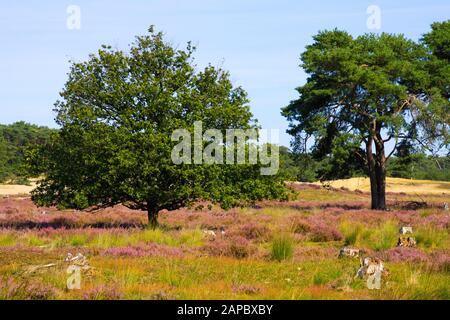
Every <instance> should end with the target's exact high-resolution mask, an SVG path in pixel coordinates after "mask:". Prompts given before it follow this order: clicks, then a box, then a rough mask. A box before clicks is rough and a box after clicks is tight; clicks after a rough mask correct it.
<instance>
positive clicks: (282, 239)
mask: <svg viewBox="0 0 450 320" xmlns="http://www.w3.org/2000/svg"><path fill="white" fill-rule="evenodd" d="M293 253H294V240H293V239H292V237H290V236H288V235H281V236H279V237H277V238H275V239H273V241H272V260H276V261H283V260H286V259H289V258H291V257H292V255H293Z"/></svg>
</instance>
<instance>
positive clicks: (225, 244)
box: [200, 236, 256, 259]
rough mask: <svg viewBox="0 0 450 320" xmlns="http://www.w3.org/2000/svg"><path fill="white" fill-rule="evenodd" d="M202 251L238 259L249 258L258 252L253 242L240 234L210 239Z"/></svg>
mask: <svg viewBox="0 0 450 320" xmlns="http://www.w3.org/2000/svg"><path fill="white" fill-rule="evenodd" d="M200 251H201V252H203V253H206V254H208V255H211V256H225V257H233V258H236V259H243V258H247V257H249V256H250V255H252V254H254V253H255V252H256V248H255V247H254V246H252V245H251V243H250V242H249V241H248V240H247V239H245V238H244V237H240V236H233V237H221V238H217V239H215V240H214V241H210V242H209V243H207V244H206V245H204V246H203V247H201V248H200Z"/></svg>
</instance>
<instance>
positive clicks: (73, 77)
mask: <svg viewBox="0 0 450 320" xmlns="http://www.w3.org/2000/svg"><path fill="white" fill-rule="evenodd" d="M193 52H194V48H193V47H192V46H191V44H190V43H189V44H188V45H187V47H186V49H184V50H182V49H175V48H174V47H172V46H171V45H170V44H168V43H167V42H165V41H164V37H163V34H162V33H157V32H155V31H154V30H153V28H150V30H149V34H148V35H146V36H140V37H137V38H136V40H135V42H134V43H133V44H132V45H131V47H130V49H129V52H124V51H121V50H115V49H112V48H111V47H109V46H103V47H102V48H101V49H100V50H99V51H98V53H97V54H95V55H94V54H92V55H90V57H89V60H88V61H85V62H80V63H73V64H72V67H71V71H70V74H69V79H68V81H67V83H66V86H65V88H64V90H63V91H62V93H61V100H60V101H58V102H57V103H56V105H55V110H56V112H57V117H56V119H57V123H58V124H59V125H60V126H61V130H60V132H59V134H58V135H55V136H54V137H53V139H52V140H51V142H50V143H48V144H46V145H44V146H42V147H40V148H37V149H35V150H32V151H30V154H29V162H28V163H29V165H30V168H31V169H30V170H31V171H34V172H35V173H39V172H41V173H42V174H44V175H45V179H43V180H42V181H41V182H40V184H39V186H38V188H37V189H36V190H35V191H34V192H33V194H32V198H33V201H35V202H36V203H37V204H39V205H59V206H63V207H67V208H69V207H70V208H78V209H85V208H87V207H91V206H98V207H106V206H112V205H114V204H117V203H123V204H124V205H126V206H128V207H130V208H132V209H139V210H146V211H148V212H149V217H156V216H157V213H158V212H159V211H160V210H163V209H167V210H173V209H178V208H180V207H183V206H186V205H189V204H190V203H192V202H193V201H195V200H197V199H206V200H212V201H213V202H217V203H220V204H221V205H222V206H223V207H225V208H229V207H232V206H236V205H239V204H242V203H246V202H252V201H255V200H259V199H265V198H269V199H272V198H284V197H285V188H284V184H283V180H282V178H281V177H278V176H261V174H260V170H259V169H260V168H261V165H260V164H257V165H239V166H238V165H195V164H192V165H190V164H181V165H176V164H174V163H173V161H172V159H171V152H172V150H173V148H174V146H175V145H177V144H178V142H174V141H172V140H171V135H172V133H173V132H174V130H176V129H185V130H187V131H189V132H190V133H191V134H193V131H194V130H193V129H194V123H195V122H196V121H203V127H204V129H205V130H206V129H213V128H214V129H219V130H221V131H223V132H225V130H226V129H229V128H234V129H250V128H256V124H255V123H254V122H253V121H252V114H251V113H250V111H249V106H248V99H247V93H246V92H245V91H244V90H243V89H242V88H240V87H234V86H233V85H232V83H231V81H230V79H229V78H230V77H229V74H228V73H227V72H225V71H223V70H220V69H217V68H214V67H212V66H208V67H206V68H205V69H204V70H203V71H199V72H197V71H196V70H195V66H194V64H193V58H192V55H193ZM151 223H153V224H154V223H156V219H155V220H152V221H151Z"/></svg>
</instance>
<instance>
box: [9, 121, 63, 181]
mask: <svg viewBox="0 0 450 320" xmlns="http://www.w3.org/2000/svg"><path fill="white" fill-rule="evenodd" d="M55 131H56V130H54V129H49V128H47V127H40V126H37V125H32V124H28V123H25V122H16V123H14V124H11V125H0V182H2V183H5V182H9V183H19V184H23V183H26V181H27V179H25V178H24V177H25V176H27V173H26V170H25V167H24V160H25V151H26V148H27V147H28V146H30V145H34V144H41V143H45V142H46V141H47V140H48V139H49V137H50V135H51V133H52V132H55Z"/></svg>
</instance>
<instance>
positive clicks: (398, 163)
mask: <svg viewBox="0 0 450 320" xmlns="http://www.w3.org/2000/svg"><path fill="white" fill-rule="evenodd" d="M360 152H363V151H362V150H354V151H353V152H352V153H349V154H347V155H345V154H343V155H341V156H340V157H337V156H331V155H328V156H321V157H318V156H317V155H316V154H314V153H307V154H305V153H298V154H296V153H293V152H292V151H290V150H289V149H288V148H286V147H281V149H280V166H281V170H282V172H283V173H284V174H285V175H287V176H288V177H289V178H290V179H292V180H297V181H303V182H314V181H319V180H336V179H347V178H352V177H360V176H366V175H367V172H366V165H365V163H364V158H363V157H362V156H361V154H360V155H358V153H360ZM387 171H388V173H387V175H388V176H389V177H395V178H406V179H419V180H440V181H450V157H449V156H429V155H426V154H423V153H411V152H407V151H405V149H400V151H399V152H397V153H396V154H395V155H394V156H393V157H391V158H390V160H389V162H388V165H387Z"/></svg>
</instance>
